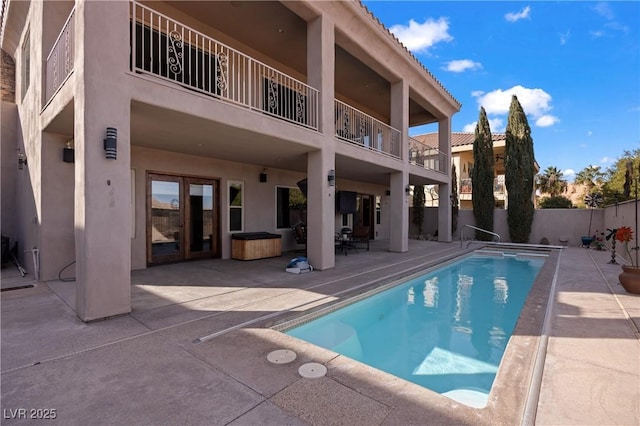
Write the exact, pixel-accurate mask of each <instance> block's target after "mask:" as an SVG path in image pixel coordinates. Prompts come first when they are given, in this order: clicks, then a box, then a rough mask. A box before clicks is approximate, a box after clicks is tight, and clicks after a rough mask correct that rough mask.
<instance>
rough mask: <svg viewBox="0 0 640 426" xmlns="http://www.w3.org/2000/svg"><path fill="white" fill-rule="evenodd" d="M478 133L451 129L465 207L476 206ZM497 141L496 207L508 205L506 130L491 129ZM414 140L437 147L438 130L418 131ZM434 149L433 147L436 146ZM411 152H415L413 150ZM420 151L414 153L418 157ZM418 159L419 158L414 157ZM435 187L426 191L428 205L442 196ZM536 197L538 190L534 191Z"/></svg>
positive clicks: (458, 185) (459, 196)
mask: <svg viewBox="0 0 640 426" xmlns="http://www.w3.org/2000/svg"><path fill="white" fill-rule="evenodd" d="M474 138H475V134H474V133H471V132H452V133H451V164H452V165H455V166H456V175H457V190H458V200H459V205H460V208H461V209H464V210H473V202H472V201H471V199H472V195H471V193H472V185H471V170H472V169H473V164H474V160H473V140H474ZM491 138H492V141H493V155H494V160H495V163H494V179H493V197H494V199H495V203H496V208H499V209H506V208H507V188H506V186H505V182H504V175H505V168H504V149H505V144H506V140H507V135H506V134H505V133H491ZM410 139H411V140H412V141H416V144H417V143H420V144H421V146H420V147H422V146H430V147H436V146H437V144H438V134H437V133H426V134H423V135H416V136H412V137H411V138H410ZM432 149H433V148H432ZM410 155H411V152H410ZM415 156H416V154H414V155H413V157H415ZM412 161H415V160H412ZM534 166H535V172H534V174H535V173H537V172H538V171H539V169H540V167H539V166H538V163H537V162H535V163H534ZM433 195H434V194H433V193H432V191H426V198H427V199H426V205H427V206H438V204H439V203H438V196H437V194H435V196H433ZM532 197H535V194H532Z"/></svg>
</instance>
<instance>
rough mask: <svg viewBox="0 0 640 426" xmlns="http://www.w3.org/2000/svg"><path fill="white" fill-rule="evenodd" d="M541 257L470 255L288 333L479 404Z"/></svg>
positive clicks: (487, 392) (471, 404) (536, 272)
mask: <svg viewBox="0 0 640 426" xmlns="http://www.w3.org/2000/svg"><path fill="white" fill-rule="evenodd" d="M544 260H545V259H544V258H530V257H525V256H518V257H516V256H515V255H509V256H507V255H505V256H504V257H503V256H481V255H473V256H470V257H467V258H464V259H462V260H460V261H456V262H454V263H452V264H449V265H447V266H444V267H442V268H440V269H437V270H435V271H432V272H429V273H427V274H425V275H422V276H420V277H417V278H413V279H411V280H410V281H407V282H405V283H402V284H399V285H397V286H395V287H393V288H390V289H389V290H385V291H383V292H381V293H378V294H376V295H374V296H371V297H368V298H366V299H363V300H361V301H359V302H356V303H353V304H351V305H348V306H346V307H344V308H342V309H339V310H336V311H334V312H332V313H330V314H327V315H325V316H322V317H320V318H318V319H315V320H313V321H311V322H308V323H306V324H304V325H301V326H299V327H296V328H293V329H291V330H288V331H287V332H286V334H288V335H291V336H294V337H297V338H299V339H302V340H305V341H307V342H310V343H313V344H315V345H318V346H321V347H324V348H327V349H330V350H333V351H335V352H338V353H340V354H343V355H345V356H348V357H350V358H353V359H355V360H358V361H360V362H363V363H365V364H368V365H370V366H372V367H375V368H377V369H380V370H383V371H386V372H388V373H391V374H393V375H395V376H398V377H401V378H403V379H405V380H408V381H411V382H413V383H416V384H418V385H421V386H423V387H426V388H428V389H431V390H433V391H436V392H439V393H441V394H444V395H446V396H448V397H450V398H452V399H455V400H458V401H460V402H463V403H465V404H467V405H470V406H473V407H484V406H485V405H486V402H487V398H488V395H489V392H490V390H491V386H492V384H493V381H494V378H495V376H496V372H497V371H498V365H499V364H500V360H501V359H502V355H503V354H504V351H505V348H506V346H507V342H508V341H509V338H510V337H511V333H512V332H513V329H514V327H515V325H516V322H517V320H518V317H519V315H520V311H521V310H522V307H523V306H524V303H525V300H526V298H527V295H528V293H529V290H530V288H531V286H532V285H533V281H534V280H535V277H536V276H537V274H538V272H539V270H540V268H541V267H542V264H543V263H544Z"/></svg>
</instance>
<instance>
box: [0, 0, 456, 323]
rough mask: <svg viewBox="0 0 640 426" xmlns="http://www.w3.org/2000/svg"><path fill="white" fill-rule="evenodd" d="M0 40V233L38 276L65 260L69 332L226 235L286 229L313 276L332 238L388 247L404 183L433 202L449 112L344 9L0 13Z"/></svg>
mask: <svg viewBox="0 0 640 426" xmlns="http://www.w3.org/2000/svg"><path fill="white" fill-rule="evenodd" d="M3 3H4V2H3ZM2 29H3V32H2V40H1V41H2V50H3V51H4V52H6V53H8V55H9V56H10V57H11V59H12V60H13V63H15V78H16V82H15V100H14V101H10V102H7V101H3V103H2V152H3V162H2V196H3V200H2V201H3V203H2V232H3V233H5V234H7V235H9V236H10V238H11V239H12V240H14V241H18V242H19V243H20V246H21V247H22V248H25V249H27V250H30V249H32V248H37V249H38V251H39V255H40V257H39V265H40V270H39V273H40V278H41V279H42V280H45V281H46V280H53V279H57V278H58V274H59V272H60V271H61V270H62V269H63V268H64V267H65V266H66V265H69V264H70V263H71V262H73V261H75V264H74V267H75V272H74V271H73V268H71V274H74V275H75V277H76V311H77V313H78V315H79V317H80V318H81V319H83V320H85V321H89V320H94V319H98V318H104V317H108V316H112V315H117V314H122V313H126V312H129V311H130V309H131V306H130V291H131V287H130V282H131V278H130V276H131V274H130V272H131V270H134V269H141V268H146V267H148V266H150V265H156V264H159V263H163V262H175V261H185V260H189V259H194V258H202V257H207V258H216V257H217V258H223V259H227V258H230V257H231V236H232V234H234V233H236V232H252V231H267V232H270V233H278V234H281V235H282V248H283V250H292V249H295V248H300V246H298V245H297V244H296V240H295V237H294V233H293V232H292V230H291V227H292V226H293V225H295V222H296V221H297V220H302V221H305V222H306V223H307V253H308V258H309V261H310V263H311V264H312V265H313V267H314V268H315V269H318V270H324V269H328V268H332V267H334V266H335V252H334V235H335V232H336V231H337V230H339V229H340V228H341V227H342V226H356V225H364V226H368V227H369V233H370V234H369V235H370V237H371V238H372V239H380V240H383V241H386V242H387V243H388V249H389V250H390V251H395V252H404V251H407V250H408V228H409V223H408V222H409V217H408V216H409V215H408V201H407V198H408V192H409V185H414V184H439V188H440V194H443V195H442V196H445V197H446V196H448V194H449V193H450V188H449V182H450V176H449V174H450V171H449V157H450V155H451V154H450V152H451V143H450V137H451V117H452V116H453V115H454V114H455V113H456V112H458V111H459V109H460V104H459V102H458V101H457V100H456V99H454V98H453V96H452V95H451V94H450V93H449V92H448V91H447V90H446V89H445V88H444V87H443V86H442V84H441V83H440V82H438V81H437V80H436V79H435V77H434V76H433V75H432V74H431V73H430V72H429V71H428V70H427V69H425V68H424V67H423V66H422V65H421V64H420V63H419V62H418V61H417V59H416V58H415V57H413V56H412V55H411V54H410V53H409V51H408V50H407V49H405V48H404V47H403V46H402V45H401V44H400V43H399V42H398V40H397V39H396V38H395V37H394V36H393V35H391V33H389V31H387V29H385V28H384V27H383V26H382V25H381V23H380V22H379V21H378V20H377V19H376V18H375V17H374V16H373V15H372V14H371V13H370V12H369V11H368V10H367V9H366V8H365V7H364V6H363V5H362V4H361V3H360V2H358V1H340V2H318V1H293V2H278V1H260V2H243V1H224V2H223V1H212V2H204V1H195V2H179V1H167V2H160V1H152V2H151V1H148V2H137V1H118V2H109V1H102V2H97V1H83V0H77V1H55V2H54V1H35V0H33V1H12V0H9V1H8V3H6V7H5V9H4V13H3V16H2ZM429 123H436V124H437V126H438V136H436V137H435V139H434V144H433V145H432V146H433V147H434V150H433V153H434V155H435V156H436V157H438V158H439V162H431V163H428V164H421V165H419V166H418V165H416V164H413V163H410V162H409V145H410V142H409V137H408V134H409V129H410V128H411V127H414V126H418V125H424V124H429ZM412 144H414V142H412ZM412 146H413V145H412ZM72 150H73V151H72ZM72 152H73V154H74V157H75V158H73V159H72V158H71V155H70V154H71V153H72ZM5 154H6V156H5ZM301 188H302V189H304V191H306V206H303V205H302V204H301V202H300V199H301V194H300V191H301ZM5 190H6V192H5ZM337 200H340V201H341V203H340V204H339V205H337V203H336V201H337ZM450 210H451V209H450V206H449V205H448V204H445V205H443V206H441V207H440V209H439V213H438V224H439V228H440V229H441V232H440V239H441V240H445V241H448V240H450V239H451V235H450V232H449V230H450V229H451V226H450V221H451V211H450ZM28 256H29V257H28ZM30 256H31V255H30V254H29V253H27V254H24V258H25V259H30ZM25 263H27V262H26V261H25ZM34 263H35V262H34ZM286 263H287V262H286V261H284V260H283V264H282V265H283V266H282V268H283V271H284V268H285V266H286ZM238 266H239V267H241V265H240V264H239V265H238ZM67 273H69V270H67ZM212 273H214V272H212Z"/></svg>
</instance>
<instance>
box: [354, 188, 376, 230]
mask: <svg viewBox="0 0 640 426" xmlns="http://www.w3.org/2000/svg"><path fill="white" fill-rule="evenodd" d="M356 200H357V203H356V209H357V211H356V215H355V218H354V225H357V226H368V227H369V238H370V239H372V240H373V239H374V235H375V231H374V229H373V227H374V226H373V224H374V217H373V212H374V211H375V206H374V201H375V197H374V196H373V195H368V194H358V196H357V199H356Z"/></svg>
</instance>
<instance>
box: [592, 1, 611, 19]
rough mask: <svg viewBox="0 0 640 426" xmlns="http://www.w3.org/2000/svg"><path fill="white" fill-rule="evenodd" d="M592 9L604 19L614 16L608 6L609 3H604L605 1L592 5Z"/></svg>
mask: <svg viewBox="0 0 640 426" xmlns="http://www.w3.org/2000/svg"><path fill="white" fill-rule="evenodd" d="M592 9H593V10H595V11H596V13H597V14H598V15H600V16H602V17H603V18H605V19H609V20H611V19H613V18H615V16H614V15H613V11H612V10H611V8H610V7H609V3H605V2H600V3H597V4H596V5H595V6H593V7H592Z"/></svg>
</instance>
